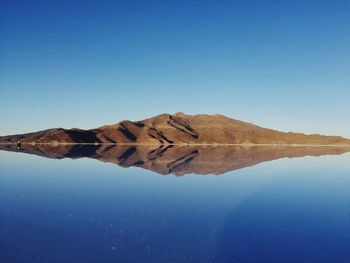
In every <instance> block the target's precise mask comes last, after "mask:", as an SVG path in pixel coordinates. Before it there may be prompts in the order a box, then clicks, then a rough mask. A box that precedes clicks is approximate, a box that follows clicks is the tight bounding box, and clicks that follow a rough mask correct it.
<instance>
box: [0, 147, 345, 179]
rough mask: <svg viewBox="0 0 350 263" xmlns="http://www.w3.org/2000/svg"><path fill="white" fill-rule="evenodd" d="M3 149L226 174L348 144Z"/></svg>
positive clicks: (342, 150) (161, 169) (338, 151)
mask: <svg viewBox="0 0 350 263" xmlns="http://www.w3.org/2000/svg"><path fill="white" fill-rule="evenodd" d="M0 149H1V150H7V151H15V152H23V153H29V154H35V155H39V156H43V157H47V158H53V159H62V158H71V159H78V158H83V157H87V158H93V159H97V160H99V161H102V162H108V163H115V164H118V165H119V166H122V167H131V166H136V167H142V168H144V169H148V170H151V171H154V172H156V173H159V174H164V175H165V174H174V175H177V176H182V175H185V174H188V173H193V174H223V173H226V172H229V171H234V170H237V169H241V168H245V167H249V166H253V165H256V164H259V163H262V162H267V161H272V160H275V159H279V158H285V157H288V158H293V157H303V156H321V155H338V154H343V153H345V152H349V151H350V148H349V147H334V146H333V147H327V146H319V147H314V146H313V147H311V146H308V147H302V146H279V147H272V146H199V145H198V146H197V145H196V146H193V145H191V146H173V145H168V146H161V147H159V148H157V147H156V146H146V145H109V144H102V145H91V144H61V145H48V144H43V145H31V144H26V145H21V146H20V147H18V145H17V146H16V145H1V146H0Z"/></svg>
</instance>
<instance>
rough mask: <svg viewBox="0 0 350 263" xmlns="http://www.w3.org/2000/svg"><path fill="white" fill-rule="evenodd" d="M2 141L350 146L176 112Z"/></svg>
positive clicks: (344, 142)
mask: <svg viewBox="0 0 350 263" xmlns="http://www.w3.org/2000/svg"><path fill="white" fill-rule="evenodd" d="M0 143H9V144H11V143H21V144H69V143H94V144H104V143H112V144H157V145H169V144H170V145H171V144H240V145H241V144H242V145H254V144H268V145H290V144H294V145H350V140H348V139H345V138H343V137H340V136H322V135H305V134H302V133H291V132H288V133H285V132H279V131H276V130H271V129H266V128H262V127H259V126H256V125H253V124H250V123H247V122H243V121H238V120H234V119H231V118H228V117H225V116H222V115H205V114H201V115H186V114H183V113H176V114H173V115H170V114H162V115H159V116H156V117H153V118H149V119H146V120H143V121H122V122H119V123H117V124H113V125H105V126H102V127H99V128H96V129H90V130H82V129H62V128H57V129H49V130H44V131H39V132H33V133H27V134H20V135H10V136H3V137H0Z"/></svg>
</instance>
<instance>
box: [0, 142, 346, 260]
mask: <svg viewBox="0 0 350 263" xmlns="http://www.w3.org/2000/svg"><path fill="white" fill-rule="evenodd" d="M84 151H85V150H84ZM128 151H129V152H128V154H130V152H131V151H133V150H128ZM201 151H202V152H204V150H199V151H197V152H195V151H194V150H193V149H189V150H187V149H185V148H182V149H181V150H178V151H177V152H176V154H177V155H176V157H177V158H175V159H174V160H173V161H170V159H169V158H170V157H167V156H166V153H164V152H162V153H157V155H156V157H154V159H152V158H153V157H152V158H151V157H150V156H153V155H152V154H154V152H151V153H148V157H147V158H148V159H147V160H145V157H142V156H143V155H142V154H140V153H139V154H138V156H141V157H139V159H140V160H139V159H137V158H136V159H135V158H134V157H133V158H134V159H135V160H134V159H133V160H134V162H131V160H129V159H130V158H131V157H130V156H129V155H128V156H127V157H128V158H126V157H125V156H126V153H125V152H124V153H123V154H119V155H118V158H117V159H115V160H118V164H119V165H116V164H115V162H113V161H111V160H112V159H113V155H103V154H101V152H102V151H100V152H99V155H98V157H96V152H98V151H95V153H94V154H91V153H89V155H88V154H86V155H84V154H83V155H82V154H81V153H79V154H77V153H76V152H74V151H72V150H71V151H70V153H69V155H68V154H67V153H65V155H64V156H59V158H62V157H69V158H63V159H50V158H57V155H54V154H53V153H52V151H51V156H50V158H45V157H39V156H37V155H32V154H25V153H18V152H9V151H0V262H2V263H7V262H11V263H12V262H18V263H26V262H33V263H34V262H35V263H41V262H43V263H44V262H45V263H50V262H57V263H64V262H74V263H79V262H84V263H90V262H91V263H92V262H94V263H95V262H104V263H109V262H133V263H136V262H259V263H261V262H298V263H299V262H317V263H320V262H332V263H336V262H350V153H347V152H346V151H344V153H343V152H342V154H339V155H337V154H336V153H334V152H333V153H332V155H323V154H320V155H321V156H319V157H316V156H305V157H300V158H282V157H288V156H289V157H296V156H294V155H296V154H295V153H286V152H285V151H284V150H283V154H282V150H281V149H279V150H273V149H272V150H270V152H271V153H270V155H267V154H266V152H262V153H260V150H258V152H257V151H256V150H254V151H253V152H252V151H251V149H248V150H239V151H238V153H239V154H238V155H237V151H235V153H234V154H233V153H232V154H231V155H230V154H228V153H227V150H224V153H225V154H222V152H221V151H220V150H213V149H209V150H205V151H207V152H208V153H209V152H210V153H214V155H213V156H210V155H202V157H203V156H204V157H203V158H202V159H200V157H198V156H200V154H199V155H198V152H199V153H201ZM243 151H244V154H243V153H242V152H243ZM247 151H248V153H247ZM278 151H280V152H281V153H280V154H277V156H272V153H276V152H278ZM308 151H309V150H308ZM56 152H57V151H56ZM72 152H73V153H75V155H74V154H73V153H72ZM86 152H88V151H86ZM178 152H181V154H183V155H181V156H182V157H180V158H178V155H179V153H178ZM184 152H186V154H184ZM298 152H301V150H298ZM35 154H39V153H38V152H36V153H35ZM196 154H197V155H196ZM220 154H222V155H220ZM41 155H43V156H46V157H48V154H47V152H46V153H45V154H41ZM290 155H292V156H290ZM301 155H303V154H301ZM305 155H309V154H307V153H306V154H305ZM310 155H318V154H317V153H313V154H310ZM101 156H103V157H101ZM215 156H219V157H218V158H217V159H215ZM227 156H228V157H230V158H228V157H227ZM247 156H249V158H247ZM271 156H272V157H271ZM82 157H90V158H82ZM231 157H232V158H231ZM233 157H235V158H233ZM157 158H158V159H157ZM196 158H197V159H196ZM225 158H226V159H225ZM278 158H280V159H278ZM224 159H225V161H224V162H222V160H224ZM98 160H100V161H98ZM154 160H159V162H154ZM269 160H273V161H269ZM150 161H152V163H150ZM126 163H128V165H126ZM208 163H209V164H210V165H208ZM123 166H124V167H123ZM126 167H129V168H126ZM164 167H165V168H166V169H168V170H166V169H165V168H164ZM214 174H215V175H214Z"/></svg>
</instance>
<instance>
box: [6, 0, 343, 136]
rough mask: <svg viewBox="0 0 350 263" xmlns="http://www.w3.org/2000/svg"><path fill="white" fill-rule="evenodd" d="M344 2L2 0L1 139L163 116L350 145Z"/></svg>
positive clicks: (305, 0)
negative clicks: (211, 118)
mask: <svg viewBox="0 0 350 263" xmlns="http://www.w3.org/2000/svg"><path fill="white" fill-rule="evenodd" d="M349 14H350V1H348V0H343V1H341V0H329V1H323V0H318V1H312V0H301V1H299V0H293V1H292V0H291V1H288V0H286V1H277V0H276V1H269V0H265V1H260V0H255V1H254V0H247V1H243V0H242V1H238V0H237V1H234V0H232V1H225V0H216V1H206V0H201V1H190V0H187V1H182V0H174V1H167V0H159V1H152V0H147V1H146V0H145V1H133V0H130V1H103V0H99V1H97V0H96V1H88V0H84V1H74V0H71V1H66V0H60V1H54V0H52V1H47V0H22V1H18V0H0V135H7V134H14V133H23V132H30V131H37V130H41V129H47V128H53V127H63V128H72V127H79V128H94V127H98V126H102V125H104V124H112V123H116V122H119V121H121V120H124V119H129V120H141V119H144V118H148V117H151V116H154V115H158V114H161V113H164V112H167V113H175V112H185V113H187V114H198V113H206V114H215V113H218V114H223V115H226V116H229V117H232V118H235V119H240V120H244V121H248V122H252V123H255V124H258V125H260V126H263V127H269V128H274V129H277V130H282V131H299V132H305V133H322V134H336V135H341V136H345V137H348V138H350V117H349V115H350V114H349V113H350V103H349V99H350V48H349V47H350V15H349Z"/></svg>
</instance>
